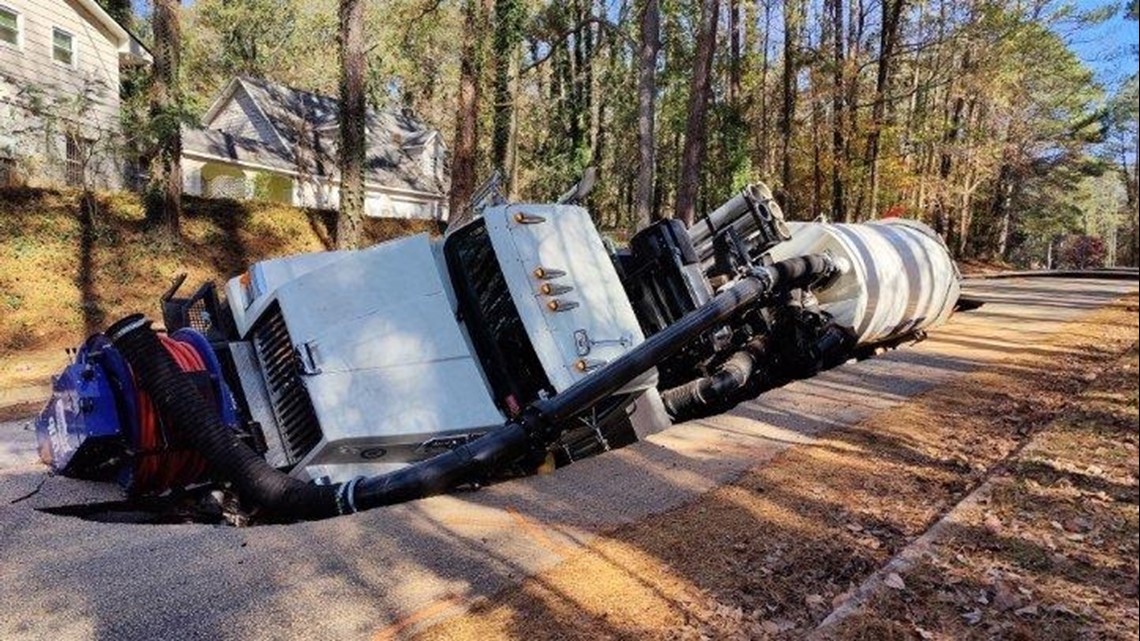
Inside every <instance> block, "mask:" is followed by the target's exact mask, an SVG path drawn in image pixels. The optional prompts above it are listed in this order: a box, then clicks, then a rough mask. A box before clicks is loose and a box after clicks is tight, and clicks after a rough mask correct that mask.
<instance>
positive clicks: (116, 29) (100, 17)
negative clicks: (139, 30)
mask: <svg viewBox="0 0 1140 641" xmlns="http://www.w3.org/2000/svg"><path fill="white" fill-rule="evenodd" d="M75 3H76V4H78V5H79V6H80V7H82V8H83V9H84V11H86V12H87V13H89V14H91V16H92V17H94V18H95V20H96V22H98V23H99V24H100V25H102V26H103V28H104V29H106V30H107V31H109V32H110V33H111V35H113V36H114V37H115V38H116V43H115V44H116V45H118V49H119V56H120V59H123V60H126V61H128V62H134V63H138V62H151V56H150V51H149V50H148V49H147V48H146V46H145V45H143V43H142V41H141V40H139V39H138V38H136V37H135V35H134V34H133V33H131V32H130V31H128V30H127V28H126V27H124V26H123V25H121V24H119V21H118V20H115V19H114V18H113V17H112V16H111V14H109V13H107V10H106V9H104V8H103V6H102V5H100V4H99V3H98V2H96V1H95V0H75Z"/></svg>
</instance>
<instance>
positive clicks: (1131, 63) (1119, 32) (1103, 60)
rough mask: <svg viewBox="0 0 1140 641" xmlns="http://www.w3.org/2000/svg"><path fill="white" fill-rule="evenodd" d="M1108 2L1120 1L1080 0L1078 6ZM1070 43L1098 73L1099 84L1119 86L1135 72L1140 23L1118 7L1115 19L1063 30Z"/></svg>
mask: <svg viewBox="0 0 1140 641" xmlns="http://www.w3.org/2000/svg"><path fill="white" fill-rule="evenodd" d="M1105 4H1113V5H1117V6H1118V7H1119V5H1121V4H1123V3H1122V2H1121V1H1119V0H1118V1H1116V2H1112V3H1106V2H1104V0H1099V1H1098V0H1078V1H1077V3H1076V5H1077V7H1078V9H1080V10H1084V11H1088V10H1093V9H1097V8H1100V7H1103V6H1104V5H1105ZM1064 37H1065V38H1066V39H1067V40H1068V41H1069V45H1070V47H1072V49H1073V51H1075V52H1076V53H1077V55H1078V56H1080V58H1081V60H1083V61H1084V62H1085V64H1087V65H1088V66H1089V67H1091V68H1092V69H1093V71H1094V72H1095V73H1096V78H1097V80H1098V81H1099V82H1100V84H1101V85H1102V86H1103V87H1104V88H1105V89H1106V90H1108V91H1112V90H1113V89H1115V88H1116V87H1119V86H1120V84H1121V83H1123V82H1124V81H1125V80H1127V79H1128V78H1131V77H1132V76H1133V75H1136V72H1137V61H1136V54H1135V53H1134V51H1135V47H1136V45H1137V40H1138V39H1140V27H1138V26H1137V23H1135V22H1133V21H1131V20H1126V19H1125V18H1124V12H1123V11H1120V10H1118V11H1117V12H1116V14H1115V15H1114V16H1113V17H1112V19H1110V20H1108V21H1107V22H1105V23H1103V24H1100V25H1097V26H1095V27H1088V28H1085V29H1082V30H1080V31H1077V32H1070V33H1067V34H1064Z"/></svg>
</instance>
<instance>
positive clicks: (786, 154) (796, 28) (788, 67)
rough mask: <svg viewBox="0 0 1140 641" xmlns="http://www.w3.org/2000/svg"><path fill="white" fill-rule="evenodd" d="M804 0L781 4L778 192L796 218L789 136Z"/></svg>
mask: <svg viewBox="0 0 1140 641" xmlns="http://www.w3.org/2000/svg"><path fill="white" fill-rule="evenodd" d="M802 2H803V0H785V2H784V78H783V80H784V108H783V109H782V110H781V112H780V135H781V138H782V139H781V147H780V150H781V154H782V155H783V157H782V158H781V159H780V161H781V171H780V183H781V184H780V192H781V193H782V195H783V202H782V203H781V205H782V206H783V209H784V211H786V212H788V213H790V214H792V215H793V216H794V215H795V204H794V202H793V198H792V137H793V135H794V134H795V120H796V90H797V87H796V75H797V73H798V71H799V65H798V64H797V60H796V59H797V57H798V56H799V53H798V52H797V48H798V46H799V45H798V43H797V41H796V39H797V38H798V37H799V32H800V22H801V20H802V12H803V4H802Z"/></svg>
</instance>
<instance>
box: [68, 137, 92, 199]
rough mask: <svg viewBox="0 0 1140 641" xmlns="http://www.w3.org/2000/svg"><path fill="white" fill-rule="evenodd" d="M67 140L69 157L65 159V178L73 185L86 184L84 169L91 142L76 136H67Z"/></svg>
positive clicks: (80, 185)
mask: <svg viewBox="0 0 1140 641" xmlns="http://www.w3.org/2000/svg"><path fill="white" fill-rule="evenodd" d="M64 138H65V139H66V141H67V158H66V159H65V160H64V180H65V181H66V182H67V184H68V185H69V186H71V187H82V186H83V185H84V182H85V181H84V180H83V178H84V176H83V174H84V169H85V166H86V164H87V154H88V152H89V147H90V143H89V142H88V141H86V140H84V139H82V138H78V137H76V136H71V135H68V136H65V137H64Z"/></svg>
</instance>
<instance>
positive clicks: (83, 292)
mask: <svg viewBox="0 0 1140 641" xmlns="http://www.w3.org/2000/svg"><path fill="white" fill-rule="evenodd" d="M79 200H80V199H79V193H78V192H76V191H68V190H61V191H54V190H40V189H0V389H7V388H14V387H21V386H29V385H42V384H43V383H45V382H46V381H47V377H48V376H49V375H50V374H51V373H52V372H54V371H55V370H56V369H58V368H59V366H60V365H61V364H62V363H63V355H62V351H61V350H62V349H63V348H65V347H69V346H74V345H77V344H78V343H79V342H80V341H82V340H83V338H84V337H85V336H87V335H88V334H90V333H93V332H96V331H99V330H101V329H102V328H104V327H105V326H106V325H107V324H109V323H111V322H114V321H115V320H116V319H118V318H120V317H122V316H124V315H126V314H129V313H133V312H143V313H146V314H148V315H150V316H151V317H152V318H159V316H160V313H159V306H158V297H159V296H160V295H161V294H162V292H163V291H164V290H165V289H166V288H167V286H168V285H169V283H170V280H171V279H172V278H173V277H174V276H176V275H177V274H179V273H181V272H186V273H187V274H188V275H189V276H188V278H187V285H185V287H190V286H191V285H192V286H195V287H196V286H197V284H198V283H200V282H202V281H205V280H214V281H215V282H217V283H218V284H219V285H220V284H221V283H222V282H224V281H225V280H226V279H228V278H229V277H231V276H233V275H235V274H238V273H240V272H242V271H244V270H245V269H246V267H247V266H248V265H249V263H251V262H254V261H257V260H261V259H264V258H269V257H274V256H283V255H287V254H292V253H297V252H309V251H319V250H323V249H327V248H329V246H330V242H331V241H330V234H329V232H330V230H331V229H333V228H334V227H333V225H334V219H333V214H332V212H328V211H321V210H302V209H296V208H293V207H287V206H283V205H278V204H274V203H260V202H237V201H228V200H205V199H197V198H190V197H187V198H186V199H185V215H184V220H183V223H182V229H183V238H182V240H181V241H180V242H173V241H170V240H167V239H163V238H161V237H159V236H157V235H154V234H151V233H148V232H147V231H146V230H145V229H144V223H143V208H142V204H141V202H140V201H139V199H138V197H137V196H136V195H134V194H127V193H114V194H111V193H108V194H99V195H98V197H97V203H98V207H97V210H96V211H95V212H94V215H93V216H91V217H90V219H89V220H84V217H83V216H81V214H80V208H79ZM424 231H427V232H432V233H436V232H438V225H437V224H436V223H435V222H433V221H413V220H404V219H399V220H397V219H371V220H369V221H367V224H366V228H365V233H366V238H367V239H368V241H369V242H378V241H381V240H385V239H388V238H393V237H397V236H403V235H406V234H411V233H418V232H424Z"/></svg>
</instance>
